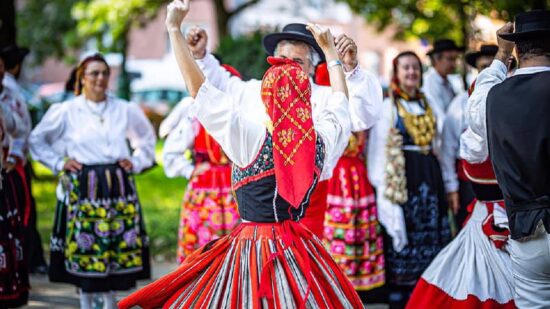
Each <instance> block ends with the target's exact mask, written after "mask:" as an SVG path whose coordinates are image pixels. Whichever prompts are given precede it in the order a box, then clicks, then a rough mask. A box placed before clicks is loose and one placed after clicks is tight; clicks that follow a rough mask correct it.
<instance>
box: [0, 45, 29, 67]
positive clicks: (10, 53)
mask: <svg viewBox="0 0 550 309" xmlns="http://www.w3.org/2000/svg"><path fill="white" fill-rule="evenodd" d="M29 52H30V51H29V49H28V48H26V47H20V46H17V45H15V44H11V45H8V46H5V47H3V48H2V49H1V50H0V53H1V54H2V59H4V62H7V63H10V64H11V65H13V64H18V63H21V62H23V60H24V59H25V57H26V56H27V55H28V54H29ZM7 63H6V65H8V64H7ZM8 66H10V65H8Z"/></svg>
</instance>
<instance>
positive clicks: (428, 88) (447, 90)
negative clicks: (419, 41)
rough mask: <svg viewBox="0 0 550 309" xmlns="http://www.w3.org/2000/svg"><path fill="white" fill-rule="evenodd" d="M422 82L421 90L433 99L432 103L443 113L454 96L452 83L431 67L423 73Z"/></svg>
mask: <svg viewBox="0 0 550 309" xmlns="http://www.w3.org/2000/svg"><path fill="white" fill-rule="evenodd" d="M422 84H423V86H422V91H423V92H424V93H425V94H426V95H427V96H430V97H431V98H432V99H433V100H434V102H433V105H434V106H435V105H437V107H438V109H440V110H442V111H443V112H444V113H445V112H446V111H447V109H448V108H449V105H450V104H451V102H452V101H453V99H454V97H455V96H456V91H455V89H453V84H452V83H451V82H450V81H449V79H448V78H443V77H442V76H441V75H439V73H437V71H436V70H435V69H434V68H433V67H431V68H429V69H428V71H426V73H424V80H423V83H422Z"/></svg>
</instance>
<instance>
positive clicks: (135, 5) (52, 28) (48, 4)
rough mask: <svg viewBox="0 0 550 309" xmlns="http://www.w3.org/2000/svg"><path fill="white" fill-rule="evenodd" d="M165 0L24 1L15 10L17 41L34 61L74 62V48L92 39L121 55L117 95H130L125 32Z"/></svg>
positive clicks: (99, 47) (141, 22)
mask: <svg viewBox="0 0 550 309" xmlns="http://www.w3.org/2000/svg"><path fill="white" fill-rule="evenodd" d="M166 2H168V1H167V0H166V1H148V0H124V1H118V0H117V1H112V0H50V1H43V0H27V1H26V2H25V5H24V7H23V9H22V10H20V11H19V12H18V16H17V25H18V31H19V34H20V44H22V45H25V46H29V47H31V48H32V51H33V55H34V60H35V62H36V63H42V62H43V61H44V60H45V59H46V58H48V57H52V56H53V57H55V58H58V59H63V60H65V61H66V62H68V63H76V61H77V60H78V59H76V58H75V55H76V52H75V50H78V49H80V48H81V47H83V46H84V45H86V44H90V42H94V43H95V44H96V46H95V47H94V48H97V50H99V51H101V52H115V53H120V54H121V55H122V64H121V68H122V71H121V77H120V79H119V95H120V96H121V97H123V98H128V97H129V95H130V91H129V90H130V88H129V79H128V74H127V72H126V69H125V68H126V66H125V65H126V54H127V48H128V34H129V31H130V30H131V29H132V28H134V27H142V26H144V25H146V24H147V22H149V21H150V20H151V19H153V18H154V17H155V16H156V14H157V12H158V10H159V7H160V6H161V5H163V4H164V3H166Z"/></svg>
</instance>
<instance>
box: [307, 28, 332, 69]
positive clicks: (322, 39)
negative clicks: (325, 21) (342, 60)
mask: <svg viewBox="0 0 550 309" xmlns="http://www.w3.org/2000/svg"><path fill="white" fill-rule="evenodd" d="M306 29H307V30H309V31H310V32H311V34H313V37H314V38H315V41H316V42H317V44H319V47H321V49H322V50H323V52H324V53H325V57H326V58H327V60H329V59H331V58H332V59H338V58H339V57H338V53H337V50H336V46H335V45H334V37H333V36H332V33H331V32H330V30H329V29H328V28H325V29H321V27H320V26H319V25H317V24H312V23H308V24H307V26H306Z"/></svg>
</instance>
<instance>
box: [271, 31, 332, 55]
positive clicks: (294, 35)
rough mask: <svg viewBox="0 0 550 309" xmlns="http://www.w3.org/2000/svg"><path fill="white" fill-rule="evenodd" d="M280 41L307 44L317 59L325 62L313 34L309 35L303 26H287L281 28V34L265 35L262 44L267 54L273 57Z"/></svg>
mask: <svg viewBox="0 0 550 309" xmlns="http://www.w3.org/2000/svg"><path fill="white" fill-rule="evenodd" d="M282 40H294V41H301V42H304V43H307V44H308V45H310V46H311V47H313V49H315V51H317V53H318V54H319V57H321V61H324V60H325V54H323V50H322V49H321V47H319V45H318V44H317V42H316V41H315V38H314V37H313V34H311V32H309V30H307V29H306V25H305V24H299V23H294V24H288V25H286V26H285V27H284V28H283V31H282V32H275V33H270V34H268V35H266V36H265V37H264V39H263V44H264V49H265V51H266V52H267V54H268V55H271V56H273V53H274V52H275V47H276V46H277V43H279V42H280V41H282Z"/></svg>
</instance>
